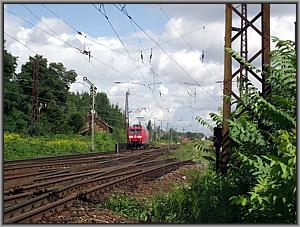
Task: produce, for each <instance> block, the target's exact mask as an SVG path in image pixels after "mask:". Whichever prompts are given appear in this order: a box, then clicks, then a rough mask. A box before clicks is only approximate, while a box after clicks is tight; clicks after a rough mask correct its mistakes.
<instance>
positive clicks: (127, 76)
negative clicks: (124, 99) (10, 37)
mask: <svg viewBox="0 0 300 227" xmlns="http://www.w3.org/2000/svg"><path fill="white" fill-rule="evenodd" d="M5 10H7V11H8V12H9V13H11V14H13V15H15V16H16V17H18V18H19V19H21V20H23V21H25V22H27V23H29V24H31V25H32V26H34V27H36V28H38V29H39V30H41V31H43V32H45V33H47V34H48V35H50V36H52V37H54V38H55V39H58V40H60V41H62V42H64V43H66V44H67V45H68V46H70V47H72V48H74V49H76V50H79V52H80V53H83V50H81V49H80V48H78V47H75V46H73V45H71V44H69V43H68V42H66V41H64V40H62V39H61V38H58V37H56V36H54V35H52V34H51V33H49V32H47V31H46V30H44V29H42V28H40V27H38V26H37V25H35V24H33V23H32V22H30V21H28V20H26V19H25V18H22V17H20V16H18V15H17V14H15V13H14V12H12V11H11V10H9V9H7V8H6V9H5ZM90 57H91V58H93V59H95V60H96V61H98V62H99V63H101V64H103V65H105V66H107V67H109V68H111V69H112V70H114V71H116V72H118V73H120V74H122V75H123V76H125V77H126V78H129V79H131V80H133V78H132V77H131V76H129V75H127V74H125V73H123V72H121V71H119V70H117V69H115V68H114V67H112V66H110V65H108V64H106V63H104V62H102V61H101V60H99V59H98V58H96V57H95V56H93V55H90ZM98 71H99V72H101V71H100V70H98Z"/></svg>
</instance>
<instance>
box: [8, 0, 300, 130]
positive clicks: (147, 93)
mask: <svg viewBox="0 0 300 227" xmlns="http://www.w3.org/2000/svg"><path fill="white" fill-rule="evenodd" d="M122 7H123V12H122V11H121V9H122ZM259 10H260V5H259V4H248V19H249V20H250V19H252V18H253V17H254V16H255V15H256V14H257V13H258V12H259ZM126 13H127V15H128V16H130V17H131V18H132V20H130V19H129V18H128V16H127V15H125V14H126ZM224 13H225V5H224V4H126V5H124V4H117V5H113V4H101V5H100V4H95V5H93V4H43V5H42V4H4V39H5V40H6V43H5V48H6V49H7V50H8V51H9V52H10V53H11V54H13V55H14V56H18V68H17V71H18V72H19V71H20V69H21V65H22V64H24V63H26V62H27V61H28V59H29V56H33V55H35V54H36V53H38V54H40V55H43V57H45V58H47V59H48V63H50V62H62V63H63V64H64V66H65V67H66V68H67V69H69V70H70V69H74V70H75V71H76V72H77V73H78V77H77V80H76V82H75V83H74V84H73V85H72V86H71V91H73V92H76V91H78V92H84V91H86V92H89V87H88V85H87V84H85V83H83V77H87V78H88V79H89V80H90V81H92V82H93V83H94V84H95V86H96V87H97V91H102V92H105V93H107V96H108V98H109V99H110V101H111V103H113V104H118V105H119V106H120V108H121V109H122V110H123V109H124V106H125V93H126V92H127V91H128V90H129V93H130V95H129V111H130V123H131V124H134V123H137V122H138V121H141V123H142V124H144V125H146V124H147V122H148V120H151V122H152V124H155V125H156V126H157V125H162V127H163V129H164V130H167V129H169V128H170V127H172V128H174V129H176V130H177V131H183V132H187V131H192V132H203V133H204V134H206V135H211V132H210V131H209V130H208V129H205V128H203V127H202V126H201V125H200V124H199V123H198V122H197V120H196V119H195V118H196V117H197V116H200V117H201V118H203V119H205V120H206V121H208V122H211V120H210V117H209V113H211V112H217V111H218V109H219V108H220V107H222V92H223V85H222V80H223V71H224V67H223V61H224V56H223V52H224V50H223V49H224V36H225V35H224V34H225V22H224V21H225V15H224ZM270 21H271V27H270V31H271V36H276V37H278V38H280V39H290V40H294V37H295V26H294V22H295V21H296V4H271V18H270ZM239 23H240V20H238V18H237V17H235V16H233V26H239ZM255 25H256V26H257V27H258V28H259V27H260V21H258V22H257V23H255ZM78 31H79V32H80V33H81V35H80V34H78ZM260 45H261V44H260V36H259V35H257V34H256V32H255V31H254V30H252V29H249V31H248V50H249V56H251V55H252V54H254V53H255V52H256V51H257V50H259V49H260ZM273 47H274V45H272V48H273ZM233 48H234V49H236V50H237V51H238V50H239V41H236V42H235V43H233ZM83 50H86V51H90V53H91V56H92V57H91V58H90V59H89V58H88V56H87V55H84V54H82V53H81V52H82V51H83ZM150 56H151V59H150ZM254 64H258V65H259V59H258V60H257V61H255V62H254ZM234 67H237V65H236V64H233V68H234ZM250 79H251V81H252V80H253V83H254V84H255V85H257V86H259V84H258V83H257V81H255V80H254V79H253V78H250ZM235 84H236V83H233V85H234V86H235ZM234 89H235V90H236V88H234Z"/></svg>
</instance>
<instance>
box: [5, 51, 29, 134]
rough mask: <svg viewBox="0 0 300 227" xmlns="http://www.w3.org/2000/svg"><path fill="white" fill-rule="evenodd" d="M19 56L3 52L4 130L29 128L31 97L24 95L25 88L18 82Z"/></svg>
mask: <svg viewBox="0 0 300 227" xmlns="http://www.w3.org/2000/svg"><path fill="white" fill-rule="evenodd" d="M16 67H17V57H14V56H13V55H12V54H11V53H9V52H7V50H6V49H5V48H4V52H3V96H4V101H3V109H4V110H3V115H4V122H3V126H4V130H7V131H12V132H22V131H24V130H25V129H26V128H27V124H28V120H29V119H28V117H27V115H26V112H27V110H28V104H29V101H30V98H29V97H26V96H22V93H23V89H22V87H20V86H18V84H17V82H16V72H15V71H16Z"/></svg>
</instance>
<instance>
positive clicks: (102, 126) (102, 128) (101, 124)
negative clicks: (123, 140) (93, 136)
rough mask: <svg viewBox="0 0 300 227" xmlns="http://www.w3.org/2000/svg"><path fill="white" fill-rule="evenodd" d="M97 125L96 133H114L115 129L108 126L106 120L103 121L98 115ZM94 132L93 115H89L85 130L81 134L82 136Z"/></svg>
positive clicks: (96, 118) (95, 119)
mask: <svg viewBox="0 0 300 227" xmlns="http://www.w3.org/2000/svg"><path fill="white" fill-rule="evenodd" d="M94 124H95V126H94V127H95V133H97V132H106V133H113V128H112V126H110V125H109V124H107V123H106V122H105V121H104V120H102V119H101V118H100V117H99V116H98V115H97V114H95V117H94ZM91 132H92V115H91V114H87V115H86V116H85V118H84V128H83V130H82V131H81V132H80V134H86V133H91Z"/></svg>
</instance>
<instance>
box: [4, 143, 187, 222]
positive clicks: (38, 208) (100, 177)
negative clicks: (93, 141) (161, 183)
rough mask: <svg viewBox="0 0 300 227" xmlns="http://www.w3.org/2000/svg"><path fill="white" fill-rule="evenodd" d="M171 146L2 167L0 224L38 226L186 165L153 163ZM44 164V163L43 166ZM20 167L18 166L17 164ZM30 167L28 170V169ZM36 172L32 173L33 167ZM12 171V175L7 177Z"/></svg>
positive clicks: (179, 163)
mask: <svg viewBox="0 0 300 227" xmlns="http://www.w3.org/2000/svg"><path fill="white" fill-rule="evenodd" d="M169 151H170V149H169V148H166V147H164V148H161V149H155V150H145V151H136V152H133V153H131V152H127V153H125V152H124V153H123V154H122V155H118V156H117V155H114V154H110V155H109V158H107V157H108V156H107V155H106V156H105V155H103V156H99V155H95V154H93V155H94V156H92V155H91V156H90V157H88V156H82V157H80V156H77V159H76V160H75V158H74V156H70V157H68V156H64V157H60V158H59V159H55V158H52V159H46V160H45V159H44V160H43V161H41V160H38V159H35V160H34V161H33V160H28V162H27V161H26V160H22V162H14V163H9V164H8V163H6V165H5V166H4V191H3V194H4V223H37V222H40V221H41V220H44V221H45V220H47V217H49V216H51V215H52V214H53V213H55V212H59V211H62V210H68V209H69V207H72V206H73V205H74V204H75V203H76V202H78V201H83V202H89V201H93V200H98V199H100V200H101V198H102V197H103V195H104V194H105V193H107V192H113V191H114V190H115V189H117V188H118V187H122V186H125V185H126V186H127V187H130V186H134V185H138V184H139V182H140V180H141V179H146V178H151V179H154V178H157V177H159V176H162V175H164V174H166V173H168V172H170V171H173V170H175V169H177V168H179V167H180V166H182V165H186V164H190V163H191V162H190V161H183V162H181V161H175V160H174V159H164V160H159V159H157V158H158V157H159V156H160V155H162V154H165V153H166V152H169ZM43 162H44V163H43ZM18 164H19V165H18ZM30 166H31V167H30ZM33 168H35V172H33V171H32V169H33ZM8 173H10V174H8Z"/></svg>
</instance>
